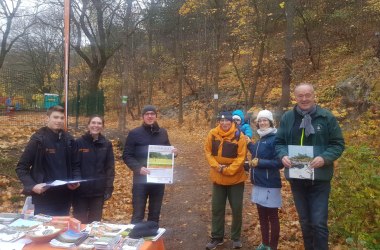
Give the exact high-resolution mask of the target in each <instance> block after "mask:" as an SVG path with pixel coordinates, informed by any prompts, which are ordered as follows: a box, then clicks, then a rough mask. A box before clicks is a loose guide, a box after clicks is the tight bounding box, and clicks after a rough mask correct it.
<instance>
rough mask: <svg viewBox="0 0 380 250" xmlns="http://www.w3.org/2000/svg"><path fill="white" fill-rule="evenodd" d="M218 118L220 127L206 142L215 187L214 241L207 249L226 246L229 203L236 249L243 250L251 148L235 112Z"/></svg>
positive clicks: (211, 177)
mask: <svg viewBox="0 0 380 250" xmlns="http://www.w3.org/2000/svg"><path fill="white" fill-rule="evenodd" d="M218 118H219V124H218V126H217V127H216V128H214V129H212V130H211V131H210V132H209V134H208V136H207V139H206V142H205V154H206V159H207V162H208V164H209V166H210V179H211V181H212V183H213V185H212V202H211V205H212V219H211V221H212V222H211V241H210V242H209V243H207V245H206V249H215V248H216V247H217V246H218V245H222V244H223V239H224V226H225V209H226V201H227V199H228V201H229V204H230V206H231V210H232V225H231V240H232V248H241V247H242V243H241V241H240V235H241V226H242V209H243V194H244V182H245V180H246V179H247V174H246V172H245V171H244V167H243V164H244V159H245V156H246V152H247V144H246V140H245V138H244V136H243V134H242V133H237V132H238V129H237V128H236V125H235V123H234V122H233V121H232V113H231V112H221V113H220V114H219V117H218Z"/></svg>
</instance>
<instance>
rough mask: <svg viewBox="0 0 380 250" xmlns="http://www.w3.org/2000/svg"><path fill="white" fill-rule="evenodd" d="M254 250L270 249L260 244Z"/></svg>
mask: <svg viewBox="0 0 380 250" xmlns="http://www.w3.org/2000/svg"><path fill="white" fill-rule="evenodd" d="M256 250H271V248H270V247H269V246H266V245H264V244H263V243H261V244H260V245H259V246H258V247H256Z"/></svg>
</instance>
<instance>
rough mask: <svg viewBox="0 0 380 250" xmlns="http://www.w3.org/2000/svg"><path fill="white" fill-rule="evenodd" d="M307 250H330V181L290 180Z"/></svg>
mask: <svg viewBox="0 0 380 250" xmlns="http://www.w3.org/2000/svg"><path fill="white" fill-rule="evenodd" d="M289 182H290V186H291V189H292V193H293V198H294V203H295V205H296V209H297V212H298V217H299V221H300V224H301V229H302V235H303V241H304V246H305V250H328V240H329V230H328V227H327V219H328V203H329V194H330V190H331V185H330V182H329V181H316V180H314V181H312V180H300V179H293V180H290V181H289Z"/></svg>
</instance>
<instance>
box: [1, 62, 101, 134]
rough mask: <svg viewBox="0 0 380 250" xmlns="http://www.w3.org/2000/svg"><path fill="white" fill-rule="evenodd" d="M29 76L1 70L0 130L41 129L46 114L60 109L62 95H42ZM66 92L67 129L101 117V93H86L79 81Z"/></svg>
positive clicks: (15, 71)
mask: <svg viewBox="0 0 380 250" xmlns="http://www.w3.org/2000/svg"><path fill="white" fill-rule="evenodd" d="M35 79H36V77H35V76H34V75H33V74H31V73H28V72H22V71H17V70H11V69H4V68H2V69H0V126H43V125H44V124H45V121H46V110H47V109H48V108H49V107H51V106H54V105H62V101H63V100H62V96H61V93H41V91H40V90H39V88H38V86H37V84H36V83H35V82H36V80H35ZM75 85H76V86H73V87H72V88H70V90H69V95H68V98H69V100H68V115H69V117H70V119H69V126H70V127H79V126H81V125H82V126H83V125H84V124H85V123H86V121H87V119H86V117H87V116H90V115H92V114H99V115H104V93H103V91H102V90H99V91H97V92H94V93H88V92H86V90H84V89H81V84H80V82H79V81H78V82H77V83H76V84H75Z"/></svg>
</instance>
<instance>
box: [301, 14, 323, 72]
mask: <svg viewBox="0 0 380 250" xmlns="http://www.w3.org/2000/svg"><path fill="white" fill-rule="evenodd" d="M296 10H297V12H298V14H299V16H300V17H301V19H302V22H303V31H304V34H305V39H306V43H307V48H308V50H307V52H308V53H307V55H308V57H309V60H310V62H311V65H312V67H313V70H317V69H318V68H319V64H318V62H316V60H315V58H314V53H315V52H314V46H313V43H312V42H311V39H310V34H309V28H308V26H307V22H306V18H305V16H304V15H303V13H302V12H301V11H300V10H299V9H296Z"/></svg>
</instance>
